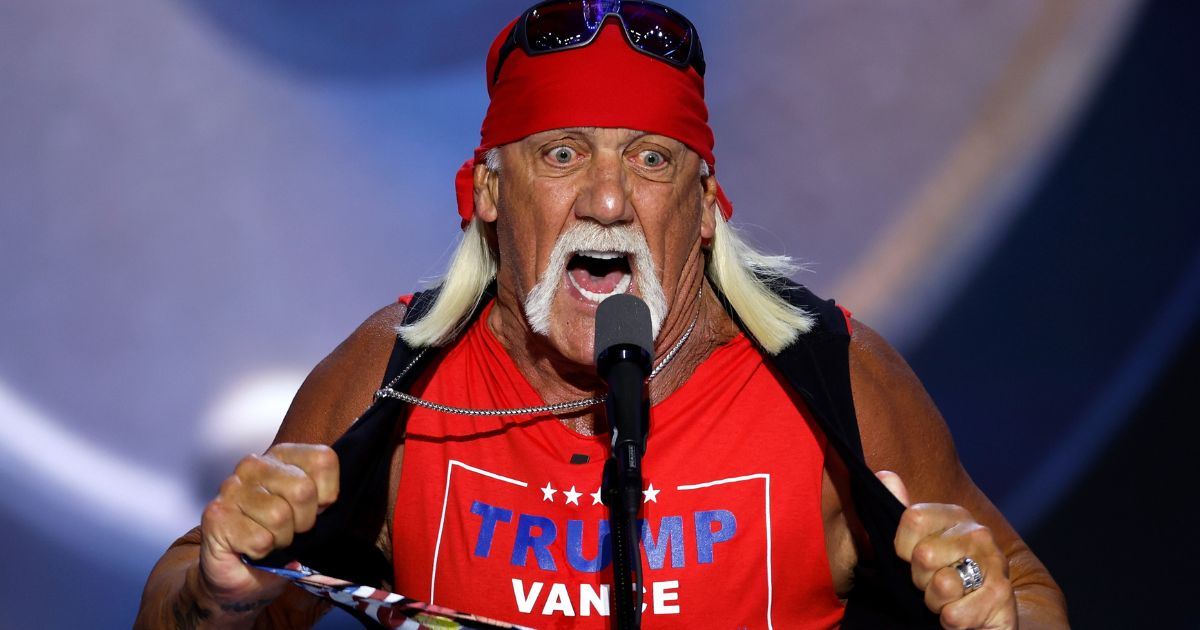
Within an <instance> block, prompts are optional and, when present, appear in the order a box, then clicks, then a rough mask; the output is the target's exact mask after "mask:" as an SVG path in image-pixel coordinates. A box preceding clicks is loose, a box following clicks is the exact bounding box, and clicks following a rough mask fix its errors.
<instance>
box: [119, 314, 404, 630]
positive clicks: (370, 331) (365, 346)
mask: <svg viewBox="0 0 1200 630" xmlns="http://www.w3.org/2000/svg"><path fill="white" fill-rule="evenodd" d="M403 315H404V306H403V305H400V304H395V305H390V306H387V307H384V308H383V309H381V310H379V311H378V312H376V313H375V314H374V315H372V316H371V317H370V318H369V319H367V321H366V322H364V323H363V324H362V325H361V326H359V328H358V330H356V331H355V332H354V333H353V334H352V335H350V337H349V338H347V339H346V340H345V341H344V342H342V343H341V345H339V346H338V347H337V348H336V349H335V350H334V351H333V352H332V353H330V355H329V356H328V357H326V358H325V359H324V360H323V361H321V363H320V364H318V365H317V367H316V368H314V369H313V371H312V373H311V374H309V376H308V378H307V379H305V381H304V384H303V385H301V387H300V390H299V392H297V394H296V397H295V399H294V400H293V401H292V405H291V407H290V408H289V409H288V412H287V415H286V416H284V419H283V423H282V424H281V426H280V428H279V432H278V434H277V435H276V437H275V443H276V444H279V443H284V442H297V443H311V444H331V443H332V442H333V441H334V440H336V439H337V438H338V437H339V436H340V435H341V434H342V433H343V432H344V431H345V430H346V428H347V427H348V426H349V425H350V423H351V422H353V420H354V419H355V418H356V417H358V415H359V414H360V413H362V411H363V410H364V409H366V408H367V406H369V405H370V404H371V401H372V398H373V395H374V392H375V390H376V388H377V387H378V386H379V381H380V379H381V378H382V376H383V372H384V369H385V368H386V367H387V361H388V357H389V356H390V353H391V349H392V344H393V341H394V340H395V326H396V325H397V324H398V323H399V322H400V320H401V319H402V318H403ZM201 541H202V536H201V532H200V528H199V527H197V528H195V529H193V530H192V531H190V532H188V533H187V534H185V535H184V536H183V537H182V538H180V539H179V540H177V541H175V543H173V544H172V545H171V547H170V548H169V549H168V550H167V552H166V553H165V554H164V555H163V557H162V558H161V559H160V560H159V561H158V564H156V565H155V567H154V570H153V571H151V573H150V577H149V579H148V580H147V582H146V588H145V590H144V591H143V593H142V602H141V608H140V610H139V611H138V617H137V620H136V621H135V623H134V627H135V628H139V629H151V628H164V629H165V628H180V629H182V628H206V627H213V628H218V627H219V628H308V627H311V626H312V625H313V624H314V623H316V621H317V619H319V618H320V616H321V615H322V614H324V612H325V611H326V610H327V609H328V605H327V604H325V603H323V602H322V600H319V599H317V598H315V597H311V596H309V595H308V594H307V593H305V592H303V591H301V590H300V589H298V588H296V587H293V586H291V585H288V586H287V587H286V588H285V589H284V591H283V593H282V594H281V595H280V596H279V597H278V598H277V599H274V600H273V601H269V600H268V601H248V602H242V603H239V604H223V605H222V604H217V603H216V601H215V600H214V599H213V598H212V597H211V595H210V593H209V592H208V590H207V589H206V586H205V582H204V578H203V577H202V575H201V572H200V569H199V558H200V546H201Z"/></svg>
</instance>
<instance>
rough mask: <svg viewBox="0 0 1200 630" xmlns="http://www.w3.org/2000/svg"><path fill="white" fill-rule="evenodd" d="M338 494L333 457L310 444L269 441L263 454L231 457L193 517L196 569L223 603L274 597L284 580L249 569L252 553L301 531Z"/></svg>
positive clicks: (284, 541)
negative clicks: (230, 466)
mask: <svg viewBox="0 0 1200 630" xmlns="http://www.w3.org/2000/svg"><path fill="white" fill-rule="evenodd" d="M337 496H338V458H337V454H336V453H334V452H333V449H331V448H329V447H328V446H322V445H315V444H277V445H275V446H273V447H271V450H269V451H267V452H266V454H265V455H249V456H247V457H245V458H243V459H242V460H241V461H240V462H238V465H237V467H236V468H235V469H234V471H233V474H232V475H230V476H229V477H228V478H227V479H225V481H224V482H223V483H222V484H221V490H220V493H219V494H218V495H217V498H215V499H213V500H212V502H210V503H209V504H208V506H207V507H206V508H205V509H204V515H203V517H202V519H201V521H200V533H201V542H200V574H201V579H202V581H203V585H204V587H205V589H206V590H207V591H208V592H209V593H210V594H211V596H212V597H213V598H214V599H215V600H217V602H220V603H221V604H222V606H223V607H228V606H232V607H238V606H247V607H249V606H261V605H262V604H264V603H266V602H269V601H270V600H272V599H274V598H275V597H278V596H279V594H280V592H282V590H283V587H284V585H285V584H286V580H284V579H283V578H281V577H278V576H274V575H271V574H269V573H266V572H264V571H257V570H255V569H252V568H250V567H248V566H246V564H245V563H243V562H242V554H245V555H246V556H248V557H250V558H253V559H258V558H262V557H263V556H265V555H267V554H268V553H270V552H271V551H274V550H275V549H282V548H284V547H287V546H288V545H290V544H291V543H292V537H293V536H294V535H295V534H297V533H300V532H305V531H308V530H309V529H311V528H312V527H313V525H314V524H315V523H316V519H317V514H319V513H320V512H321V511H323V510H324V509H325V508H327V507H328V506H329V505H331V504H332V503H333V502H334V501H335V500H336V499H337Z"/></svg>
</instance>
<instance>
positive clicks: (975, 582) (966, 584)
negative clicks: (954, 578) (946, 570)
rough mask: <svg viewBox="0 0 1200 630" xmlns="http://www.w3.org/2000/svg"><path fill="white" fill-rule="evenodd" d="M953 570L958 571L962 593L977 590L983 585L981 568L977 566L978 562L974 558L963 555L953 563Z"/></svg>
mask: <svg viewBox="0 0 1200 630" xmlns="http://www.w3.org/2000/svg"><path fill="white" fill-rule="evenodd" d="M951 566H953V567H954V570H955V571H958V577H959V578H961V579H962V585H963V595H966V594H968V593H971V592H972V591H977V590H979V589H980V588H982V587H983V569H981V568H980V567H979V563H978V562H975V561H974V560H972V559H970V558H968V557H963V559H962V560H959V561H958V562H955V563H954V564H953V565H951Z"/></svg>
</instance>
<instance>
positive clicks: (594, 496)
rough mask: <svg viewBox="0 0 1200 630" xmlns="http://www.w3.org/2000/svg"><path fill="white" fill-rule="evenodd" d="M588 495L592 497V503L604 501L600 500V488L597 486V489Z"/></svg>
mask: <svg viewBox="0 0 1200 630" xmlns="http://www.w3.org/2000/svg"><path fill="white" fill-rule="evenodd" d="M588 496H589V497H592V505H600V504H601V503H603V502H602V501H601V500H600V488H596V491H595V492H593V493H591V494H589V495H588Z"/></svg>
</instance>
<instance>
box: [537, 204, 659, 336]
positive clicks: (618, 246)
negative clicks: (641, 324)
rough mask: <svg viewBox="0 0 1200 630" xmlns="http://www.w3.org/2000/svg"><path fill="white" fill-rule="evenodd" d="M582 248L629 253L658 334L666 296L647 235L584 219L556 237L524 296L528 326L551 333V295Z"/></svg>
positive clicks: (653, 327)
mask: <svg viewBox="0 0 1200 630" xmlns="http://www.w3.org/2000/svg"><path fill="white" fill-rule="evenodd" d="M581 251H591V252H615V253H620V254H624V255H627V256H628V257H629V263H630V271H631V272H632V273H633V277H634V279H635V280H636V281H637V285H638V288H639V292H640V293H641V297H642V300H643V301H645V302H646V306H648V307H649V308H650V324H651V330H652V333H653V334H654V336H655V337H657V336H658V331H659V328H660V327H661V326H662V321H663V319H664V317H665V316H666V296H665V295H664V294H663V290H662V284H661V283H660V282H659V281H658V274H657V273H656V272H655V269H654V259H653V258H652V257H651V256H650V246H649V245H648V244H647V243H646V237H645V236H644V235H643V234H642V232H641V230H639V229H637V228H635V227H633V226H630V225H615V226H611V227H604V226H601V225H600V224H598V223H592V222H586V221H585V222H580V223H576V224H575V225H574V226H572V227H571V228H570V229H568V230H567V231H566V232H563V233H562V234H561V235H559V237H558V240H557V241H555V243H554V249H553V250H552V251H551V252H550V260H549V261H548V262H547V264H546V269H545V270H544V271H543V272H542V275H541V277H539V278H538V282H537V284H536V285H534V287H533V289H531V290H530V291H529V295H528V296H526V298H525V318H526V319H527V320H528V323H529V328H530V329H531V330H533V331H534V332H536V333H538V334H540V335H549V334H550V309H551V307H552V306H553V304H554V296H555V295H556V294H557V293H558V287H559V284H560V283H561V282H562V281H563V274H564V272H566V269H567V262H568V261H570V260H571V256H573V255H575V254H576V253H578V252H581Z"/></svg>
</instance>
